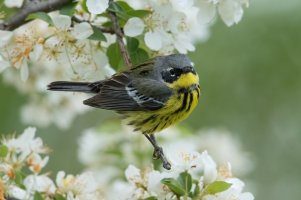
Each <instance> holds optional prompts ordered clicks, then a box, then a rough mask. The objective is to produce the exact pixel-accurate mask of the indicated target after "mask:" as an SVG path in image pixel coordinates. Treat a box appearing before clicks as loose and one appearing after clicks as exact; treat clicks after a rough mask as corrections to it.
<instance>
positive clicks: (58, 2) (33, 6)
mask: <svg viewBox="0 0 301 200" xmlns="http://www.w3.org/2000/svg"><path fill="white" fill-rule="evenodd" d="M70 2H72V0H48V1H42V2H38V1H32V2H28V3H27V4H25V5H24V6H23V7H22V9H21V10H20V11H19V12H18V13H17V14H16V15H14V16H12V17H11V18H10V19H8V20H7V21H5V22H4V23H1V24H0V30H8V31H11V30H14V29H15V28H18V27H19V26H21V25H23V24H25V23H26V21H25V19H26V17H27V16H28V15H29V14H31V13H34V12H39V11H43V12H50V11H54V10H57V9H59V8H61V7H62V6H64V5H66V4H67V3H70Z"/></svg>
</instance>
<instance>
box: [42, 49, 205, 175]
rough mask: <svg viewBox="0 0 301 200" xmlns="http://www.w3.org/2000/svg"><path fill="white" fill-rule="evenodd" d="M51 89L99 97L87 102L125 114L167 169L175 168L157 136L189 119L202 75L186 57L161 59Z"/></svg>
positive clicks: (53, 86)
mask: <svg viewBox="0 0 301 200" xmlns="http://www.w3.org/2000/svg"><path fill="white" fill-rule="evenodd" d="M48 90H56V91H71V92H85V93H92V94H95V95H94V96H93V97H91V98H89V99H87V100H85V101H84V102H83V103H84V104H85V105H88V106H92V107H95V108H102V109H106V110H113V111H116V112H118V113H120V114H122V115H123V116H124V118H125V119H126V120H127V121H128V124H129V125H132V126H134V127H135V129H134V130H135V131H140V132H141V133H143V134H144V135H145V136H146V138H147V139H148V140H149V141H150V142H151V143H152V145H153V146H154V155H153V156H154V158H156V159H158V158H160V159H161V160H162V162H163V167H164V168H166V169H170V168H171V165H170V163H169V162H168V161H167V159H166V158H165V156H164V153H163V150H162V148H161V147H159V146H158V145H157V142H156V139H155V136H154V133H156V132H159V131H161V130H163V129H165V128H167V127H169V126H170V125H172V124H175V123H177V122H179V121H181V120H183V119H185V118H187V117H188V116H189V115H190V113H191V112H192V110H193V109H194V108H195V107H196V105H197V104H198V101H199V96H200V86H199V77H198V74H197V73H196V70H195V68H194V66H193V64H192V62H191V61H190V59H189V58H188V57H187V56H186V55H183V54H172V55H168V56H158V57H155V58H153V59H150V60H148V61H146V62H144V63H142V64H139V65H136V66H133V67H131V68H130V69H126V70H124V71H121V72H119V73H116V74H114V75H113V76H112V77H110V78H108V79H105V80H100V81H96V82H67V81H56V82H52V83H50V84H49V85H48Z"/></svg>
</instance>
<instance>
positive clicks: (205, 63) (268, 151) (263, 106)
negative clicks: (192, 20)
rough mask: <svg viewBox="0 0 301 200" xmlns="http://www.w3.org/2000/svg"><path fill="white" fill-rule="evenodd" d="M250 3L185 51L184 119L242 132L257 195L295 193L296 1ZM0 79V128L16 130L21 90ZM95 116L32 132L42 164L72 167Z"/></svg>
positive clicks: (300, 25) (298, 170)
mask: <svg viewBox="0 0 301 200" xmlns="http://www.w3.org/2000/svg"><path fill="white" fill-rule="evenodd" d="M0 2H1V1H0ZM250 4H251V5H250V7H249V8H248V9H246V10H245V14H244V16H243V19H242V21H241V22H240V23H239V24H238V25H235V26H233V27H231V28H228V27H226V26H225V25H224V24H223V23H222V22H221V21H220V20H218V22H217V24H215V25H214V26H213V28H212V33H211V37H210V39H209V41H207V42H206V43H204V44H200V45H198V47H197V51H196V52H194V53H191V54H190V56H191V59H192V60H193V61H194V62H195V64H196V66H197V67H198V72H199V74H200V82H201V86H202V91H203V96H202V98H201V102H200V105H199V106H198V108H197V110H196V111H195V112H194V113H193V114H192V116H191V117H190V118H189V119H188V120H186V121H185V122H183V124H185V125H187V126H191V127H193V128H194V129H198V128H214V127H222V128H226V129H228V130H230V131H231V132H233V134H235V135H236V136H237V137H239V138H240V139H241V141H242V144H243V147H244V149H245V150H247V151H249V152H251V153H252V154H253V156H254V162H255V169H254V170H253V172H252V173H251V174H250V176H249V177H247V178H248V179H250V180H252V181H253V183H254V187H252V189H253V192H254V194H255V197H256V199H258V200H270V199H271V200H272V199H273V200H283V199H300V197H301V190H300V187H301V182H300V179H301V156H300V154H301V145H300V142H301V121H300V120H301V106H300V103H301V12H300V9H301V2H300V1H299V0H287V1H278V2H275V1H273V0H266V1H260V0H254V1H251V3H250ZM0 79H1V78H0ZM0 81H1V85H0V94H1V104H0V133H1V134H2V133H11V132H13V131H17V132H18V133H20V132H21V131H22V130H23V129H24V128H25V127H27V125H24V124H22V123H21V122H20V117H19V113H18V111H19V109H20V107H21V105H22V103H24V102H26V96H22V95H20V94H18V93H17V92H16V91H15V89H14V88H13V87H9V86H7V85H4V84H3V82H2V80H0ZM33 114H34V113H33ZM108 115H109V116H113V115H114V114H112V113H111V112H107V113H106V116H108ZM102 119H104V114H103V112H102V111H100V110H97V111H94V112H92V113H88V114H86V115H83V116H80V117H79V118H77V119H76V121H75V122H74V123H73V124H74V125H73V127H72V128H71V129H70V130H68V131H61V130H59V129H56V128H55V127H49V128H47V129H41V128H39V129H38V132H37V133H38V135H39V136H40V137H42V138H43V139H44V142H45V143H46V144H48V145H49V146H50V147H51V148H52V149H54V152H53V153H52V155H51V158H50V162H49V165H48V170H51V171H53V172H56V171H58V170H61V169H63V170H65V171H67V172H70V173H77V172H79V171H80V170H81V167H82V166H81V165H80V164H79V163H78V161H77V140H78V136H79V135H80V133H81V132H82V130H83V129H86V128H88V127H90V126H93V125H95V124H98V123H99V122H100V121H101V120H102ZM66 161H67V162H66Z"/></svg>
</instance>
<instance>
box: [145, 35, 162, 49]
mask: <svg viewBox="0 0 301 200" xmlns="http://www.w3.org/2000/svg"><path fill="white" fill-rule="evenodd" d="M144 41H145V44H146V45H147V46H148V47H149V48H150V49H152V50H155V51H158V50H159V49H161V47H162V41H161V38H160V34H159V33H158V32H147V33H146V34H145V36H144Z"/></svg>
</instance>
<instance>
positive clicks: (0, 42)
mask: <svg viewBox="0 0 301 200" xmlns="http://www.w3.org/2000/svg"><path fill="white" fill-rule="evenodd" d="M13 35H14V33H13V32H11V31H2V30H0V48H2V47H4V46H5V45H7V44H8V43H9V42H11V39H12V38H13Z"/></svg>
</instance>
